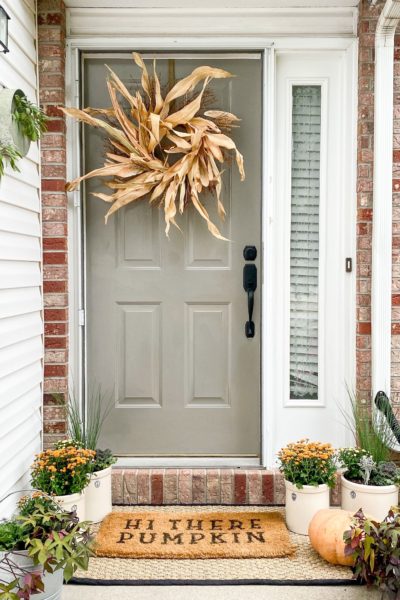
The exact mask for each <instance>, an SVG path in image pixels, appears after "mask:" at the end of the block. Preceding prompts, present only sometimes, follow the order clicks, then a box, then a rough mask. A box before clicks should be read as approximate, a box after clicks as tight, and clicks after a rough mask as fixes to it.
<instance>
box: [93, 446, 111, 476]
mask: <svg viewBox="0 0 400 600" xmlns="http://www.w3.org/2000/svg"><path fill="white" fill-rule="evenodd" d="M116 462H117V459H116V458H115V456H114V455H113V453H112V452H111V450H110V449H109V448H107V449H106V450H99V449H97V450H96V456H95V457H94V460H93V462H92V470H93V472H95V471H103V469H107V468H108V467H111V466H112V465H113V464H115V463H116Z"/></svg>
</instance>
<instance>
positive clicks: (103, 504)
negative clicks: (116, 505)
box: [85, 467, 112, 523]
mask: <svg viewBox="0 0 400 600" xmlns="http://www.w3.org/2000/svg"><path fill="white" fill-rule="evenodd" d="M111 470H112V469H111V467H108V468H107V469H103V470H102V471H96V472H95V473H92V475H91V477H90V483H89V485H88V487H87V488H86V494H85V502H86V519H87V520H88V521H94V522H95V523H98V522H99V521H101V520H102V519H104V517H105V516H106V515H108V513H110V512H111V511H112V498H111Z"/></svg>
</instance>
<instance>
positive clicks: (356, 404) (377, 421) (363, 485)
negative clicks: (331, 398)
mask: <svg viewBox="0 0 400 600" xmlns="http://www.w3.org/2000/svg"><path fill="white" fill-rule="evenodd" d="M349 398H350V406H351V414H350V416H348V415H345V416H346V420H347V423H348V425H349V427H350V428H351V430H352V433H353V436H354V439H355V442H356V444H357V446H356V447H355V448H342V449H341V450H339V452H338V458H339V463H340V466H341V467H343V469H344V471H343V473H342V475H341V489H342V508H343V509H344V510H349V511H351V512H352V513H355V512H356V511H358V510H359V509H360V508H362V509H363V511H364V513H366V514H368V515H372V516H373V517H375V518H376V519H378V520H380V521H382V520H383V519H384V518H385V516H386V515H387V513H388V511H389V510H390V507H391V506H396V505H397V504H398V499H399V487H398V486H399V484H400V469H399V468H398V467H396V465H395V464H394V463H393V462H391V461H390V454H391V450H390V445H389V439H390V438H389V436H390V435H391V433H390V430H389V428H388V426H387V424H386V421H384V420H383V419H381V418H379V416H378V415H377V414H376V413H372V414H370V412H369V411H368V410H367V409H366V407H365V406H364V405H362V404H361V402H360V401H359V400H358V399H357V397H356V396H354V395H351V394H349Z"/></svg>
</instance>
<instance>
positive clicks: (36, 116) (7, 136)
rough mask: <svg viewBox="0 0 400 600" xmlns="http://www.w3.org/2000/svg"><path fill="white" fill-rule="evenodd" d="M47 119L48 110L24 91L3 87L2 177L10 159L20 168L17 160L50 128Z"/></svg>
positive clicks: (0, 126)
mask: <svg viewBox="0 0 400 600" xmlns="http://www.w3.org/2000/svg"><path fill="white" fill-rule="evenodd" d="M46 121H47V117H46V115H45V114H44V112H43V111H42V110H41V109H40V108H39V107H38V106H36V105H35V104H33V103H32V102H30V100H28V98H27V97H26V95H25V94H24V92H23V91H22V90H18V89H17V90H14V89H8V88H3V89H0V177H1V176H2V175H3V174H4V164H5V162H6V161H8V162H9V163H10V165H11V168H12V169H14V170H15V171H18V170H19V169H18V167H17V164H16V163H17V161H18V160H19V159H20V158H22V157H23V156H25V155H26V154H27V153H28V151H29V147H30V144H31V142H37V141H38V140H39V139H40V137H41V135H42V133H43V132H44V131H46Z"/></svg>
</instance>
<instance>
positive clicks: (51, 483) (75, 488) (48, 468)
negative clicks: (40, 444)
mask: <svg viewBox="0 0 400 600" xmlns="http://www.w3.org/2000/svg"><path fill="white" fill-rule="evenodd" d="M94 456H95V453H94V452H93V450H88V449H86V448H77V447H76V446H75V445H68V444H67V445H63V446H62V447H60V448H55V449H54V450H45V451H44V452H41V453H40V454H38V455H36V459H35V462H34V463H33V465H32V485H33V487H34V488H36V489H38V490H41V491H42V492H45V493H46V494H49V495H51V496H54V499H55V500H56V501H57V502H58V503H59V504H61V505H62V506H63V508H64V509H65V510H75V511H76V513H77V515H78V517H79V519H80V520H81V521H84V520H85V498H84V495H83V491H84V489H85V488H86V486H87V485H88V483H89V473H90V470H91V466H90V463H91V461H92V460H93V458H94Z"/></svg>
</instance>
